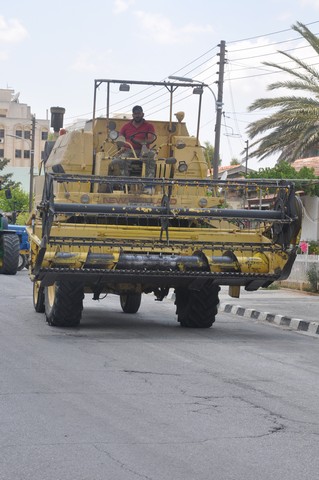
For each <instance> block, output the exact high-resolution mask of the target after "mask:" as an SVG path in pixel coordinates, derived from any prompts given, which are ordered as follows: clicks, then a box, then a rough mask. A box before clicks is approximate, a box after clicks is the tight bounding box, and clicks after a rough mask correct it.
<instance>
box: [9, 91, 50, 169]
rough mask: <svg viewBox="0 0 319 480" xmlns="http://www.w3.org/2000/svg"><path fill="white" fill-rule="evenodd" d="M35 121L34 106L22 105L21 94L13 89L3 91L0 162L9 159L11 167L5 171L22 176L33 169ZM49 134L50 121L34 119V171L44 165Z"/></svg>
mask: <svg viewBox="0 0 319 480" xmlns="http://www.w3.org/2000/svg"><path fill="white" fill-rule="evenodd" d="M32 118H33V115H32V113H31V107H29V106H28V105H27V104H25V103H20V102H19V93H15V91H14V90H12V89H0V159H3V158H7V159H9V160H10V164H8V169H6V170H9V171H11V172H15V171H16V172H17V176H21V172H22V171H25V172H26V171H27V170H28V169H29V170H30V161H31V147H32ZM49 132H50V121H49V119H48V118H47V119H38V118H35V128H34V133H35V135H34V167H35V170H38V165H39V164H40V162H41V159H42V155H43V150H44V144H45V141H46V140H47V139H48V135H49ZM19 171H20V174H19V173H18V172H19Z"/></svg>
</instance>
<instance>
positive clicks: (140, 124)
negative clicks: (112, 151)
mask: <svg viewBox="0 0 319 480" xmlns="http://www.w3.org/2000/svg"><path fill="white" fill-rule="evenodd" d="M132 115H133V119H132V120H131V121H130V122H128V123H126V124H125V125H123V127H122V128H121V130H120V132H119V133H120V136H123V137H124V138H125V141H126V142H127V143H129V144H130V145H132V147H133V149H134V151H135V153H136V154H137V155H139V154H140V151H141V148H142V146H143V145H146V146H148V145H150V144H151V143H153V142H154V141H155V140H156V134H155V129H154V126H153V124H152V123H150V122H147V121H146V120H145V119H144V113H143V108H142V107H141V106H140V105H135V107H133V109H132ZM127 150H130V148H129V147H128V146H124V147H122V148H121V150H120V153H122V152H125V151H127Z"/></svg>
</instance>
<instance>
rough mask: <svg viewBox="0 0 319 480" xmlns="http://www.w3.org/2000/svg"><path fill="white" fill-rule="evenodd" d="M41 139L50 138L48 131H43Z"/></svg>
mask: <svg viewBox="0 0 319 480" xmlns="http://www.w3.org/2000/svg"><path fill="white" fill-rule="evenodd" d="M41 139H42V140H47V139H48V132H41Z"/></svg>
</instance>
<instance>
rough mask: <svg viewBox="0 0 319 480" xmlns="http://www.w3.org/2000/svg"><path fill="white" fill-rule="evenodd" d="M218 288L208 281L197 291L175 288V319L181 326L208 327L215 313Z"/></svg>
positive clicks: (211, 323) (213, 319) (217, 301)
mask: <svg viewBox="0 0 319 480" xmlns="http://www.w3.org/2000/svg"><path fill="white" fill-rule="evenodd" d="M219 290H220V287H219V286H218V285H211V284H210V283H208V284H206V285H204V286H203V287H202V288H201V290H199V291H195V290H188V289H186V288H177V289H176V290H175V305H176V313H177V320H178V322H179V323H180V325H181V327H187V328H210V327H211V326H212V325H213V323H214V322H215V316H216V315H217V310H218V303H219V300H218V292H219Z"/></svg>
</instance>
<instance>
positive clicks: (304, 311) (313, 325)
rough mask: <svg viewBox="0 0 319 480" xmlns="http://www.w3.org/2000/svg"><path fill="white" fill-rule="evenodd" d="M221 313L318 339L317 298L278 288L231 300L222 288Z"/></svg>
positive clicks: (318, 312) (318, 310)
mask: <svg viewBox="0 0 319 480" xmlns="http://www.w3.org/2000/svg"><path fill="white" fill-rule="evenodd" d="M219 299H220V309H219V311H220V312H227V313H232V314H235V315H240V316H244V317H248V318H253V319H255V320H261V321H267V322H270V323H274V324H276V325H281V326H286V327H289V328H291V329H293V330H299V331H303V332H308V333H311V334H316V335H319V295H314V294H311V293H307V292H302V291H297V290H289V289H284V288H280V289H278V290H267V289H265V290H263V289H259V290H257V291H256V292H246V290H244V289H241V292H240V298H231V297H230V296H229V295H228V287H222V288H221V291H220V294H219Z"/></svg>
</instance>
